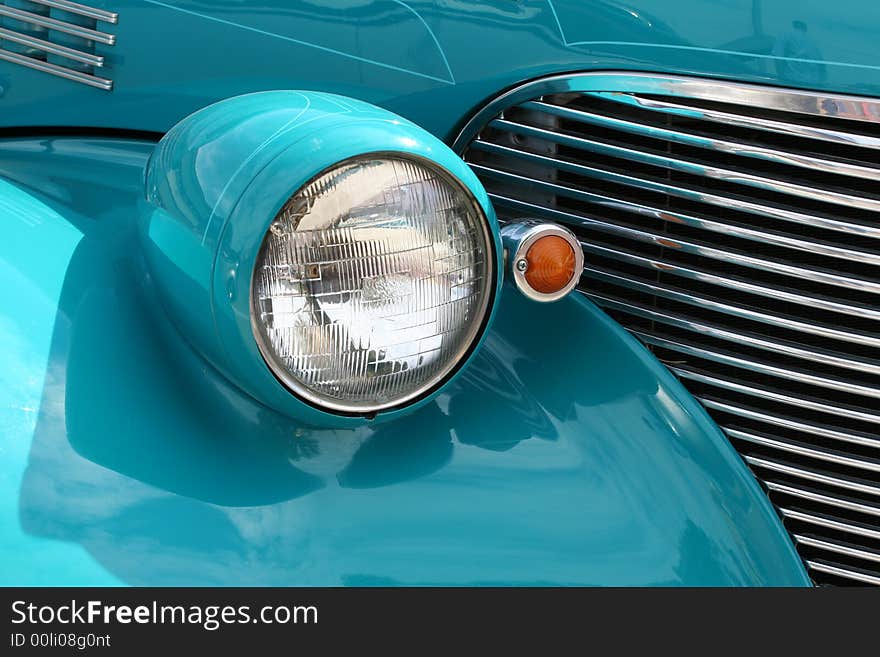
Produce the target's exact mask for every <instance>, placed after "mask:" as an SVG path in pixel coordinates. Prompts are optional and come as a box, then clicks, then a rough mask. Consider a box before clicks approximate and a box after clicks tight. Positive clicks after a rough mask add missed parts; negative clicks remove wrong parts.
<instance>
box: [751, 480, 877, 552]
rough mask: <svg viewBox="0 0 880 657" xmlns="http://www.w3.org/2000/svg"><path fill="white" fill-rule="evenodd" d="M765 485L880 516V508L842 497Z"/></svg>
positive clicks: (790, 493)
mask: <svg viewBox="0 0 880 657" xmlns="http://www.w3.org/2000/svg"><path fill="white" fill-rule="evenodd" d="M765 483H766V486H767V488H768V489H770V490H771V491H774V492H777V493H783V494H785V495H791V496H793V497H800V498H802V499H805V500H810V501H811V502H819V503H820V504H827V505H829V506H836V507H840V508H841V509H847V510H849V511H856V512H858V513H864V514H867V515H872V516H880V506H874V505H871V504H862V503H860V502H853V501H852V500H845V499H842V498H840V497H833V496H831V495H823V494H821V493H816V492H813V491H810V490H804V489H803V488H797V487H795V486H789V485H787V484H780V483H778V482H775V481H768V482H765ZM878 556H880V553H878Z"/></svg>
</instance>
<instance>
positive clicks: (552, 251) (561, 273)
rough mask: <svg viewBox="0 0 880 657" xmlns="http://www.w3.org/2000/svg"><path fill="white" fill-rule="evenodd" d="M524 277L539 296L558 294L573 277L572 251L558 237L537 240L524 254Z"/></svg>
mask: <svg viewBox="0 0 880 657" xmlns="http://www.w3.org/2000/svg"><path fill="white" fill-rule="evenodd" d="M526 263H527V267H526V271H525V277H526V281H528V284H529V285H530V286H531V287H532V289H534V290H536V291H538V292H540V293H541V294H553V293H554V292H559V290H561V289H562V288H564V287H565V286H566V285H568V283H569V281H571V278H572V276H574V266H575V256H574V249H573V248H571V244H569V243H568V242H567V241H566V240H564V239H562V238H561V237H559V236H558V235H546V236H545V237H541V238H538V240H536V241H535V243H534V244H532V246H531V247H530V248H529V250H528V252H526Z"/></svg>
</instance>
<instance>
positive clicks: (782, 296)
mask: <svg viewBox="0 0 880 657" xmlns="http://www.w3.org/2000/svg"><path fill="white" fill-rule="evenodd" d="M581 246H582V247H583V249H584V251H588V252H590V253H592V254H594V255H598V256H601V257H604V258H609V259H611V260H617V261H619V262H625V263H627V264H631V265H636V266H639V267H644V268H645V269H649V270H652V271H659V272H663V273H665V274H671V275H673V276H678V277H680V278H686V279H689V280H694V281H700V282H702V283H709V284H712V285H717V286H719V287H723V288H727V289H731V290H737V291H739V292H745V293H749V294H756V295H758V296H762V297H767V298H769V299H778V300H779V301H789V302H791V303H795V304H799V305H803V306H807V307H813V308H821V309H822V310H829V311H831V312H839V313H844V314H847V315H852V316H854V317H864V318H867V319H880V309H874V308H868V307H867V306H860V305H856V304H852V305H849V304H845V303H839V302H836V301H832V300H831V299H828V298H827V297H821V296H816V297H808V296H804V295H803V294H800V293H799V292H797V291H791V290H789V289H785V288H771V287H766V286H763V285H755V284H753V283H748V282H746V281H742V280H739V279H736V278H727V277H725V276H719V275H717V274H712V273H709V272H706V271H703V270H700V269H693V268H690V267H682V266H681V265H676V264H673V263H671V262H668V261H666V260H660V259H658V258H648V257H645V256H641V255H635V254H633V253H627V252H626V251H618V250H616V249H611V248H608V247H607V246H600V245H598V244H593V243H591V242H585V241H583V240H582V241H581Z"/></svg>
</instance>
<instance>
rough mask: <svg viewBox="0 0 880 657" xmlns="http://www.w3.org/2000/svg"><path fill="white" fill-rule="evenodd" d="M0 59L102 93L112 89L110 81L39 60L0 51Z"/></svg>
mask: <svg viewBox="0 0 880 657" xmlns="http://www.w3.org/2000/svg"><path fill="white" fill-rule="evenodd" d="M0 59H3V60H6V61H7V62H12V63H13V64H20V65H21V66H26V67H27V68H32V69H34V70H37V71H42V72H43V73H51V74H52V75H57V76H58V77H61V78H66V79H68V80H73V81H74V82H82V83H83V84H87V85H89V86H90V87H95V88H97V89H103V90H104V91H110V90H112V89H113V81H112V80H107V79H106V78H99V77H96V76H94V75H89V74H88V73H80V72H78V71H73V70H71V69H68V68H64V67H63V66H58V65H56V64H51V63H49V62H44V61H41V60H39V59H34V58H33V57H27V56H25V55H19V54H18V53H14V52H8V51H6V50H2V49H0Z"/></svg>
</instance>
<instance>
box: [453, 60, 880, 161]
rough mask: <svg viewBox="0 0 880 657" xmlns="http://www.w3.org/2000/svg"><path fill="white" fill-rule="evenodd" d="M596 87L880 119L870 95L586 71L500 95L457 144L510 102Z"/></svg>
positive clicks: (460, 146)
mask: <svg viewBox="0 0 880 657" xmlns="http://www.w3.org/2000/svg"><path fill="white" fill-rule="evenodd" d="M597 90H601V91H604V92H607V93H611V92H620V93H627V94H633V93H635V94H644V95H658V96H682V97H690V98H695V99H700V100H709V101H714V102H720V103H728V104H731V105H739V106H746V107H747V106H752V107H761V108H764V109H769V110H776V111H780V112H796V113H799V114H807V115H810V116H816V115H817V114H818V115H822V116H826V117H830V118H835V119H848V120H851V121H864V122H866V123H880V116H878V115H876V114H874V113H871V112H870V111H869V109H868V107H866V105H865V101H866V100H868V101H870V102H871V103H874V102H876V101H875V100H874V99H869V98H866V97H863V96H851V95H843V94H832V93H825V92H815V91H801V90H799V89H785V88H779V87H767V86H761V85H757V84H742V83H740V82H728V81H725V80H713V79H708V78H695V77H682V76H677V75H658V74H655V73H633V72H629V71H621V72H613V71H612V72H600V73H595V72H583V73H566V74H563V75H553V76H548V77H545V78H538V79H536V80H531V81H529V82H526V83H524V84H521V85H519V86H518V87H515V88H514V89H511V90H509V91H507V92H506V93H503V94H501V95H500V96H498V97H496V98H495V99H493V100H492V101H491V102H489V103H488V104H486V105H485V106H484V107H483V108H482V109H480V110H479V111H478V112H477V113H476V114H475V115H474V116H473V117H472V118H471V119H470V120H469V121H468V122H467V123H466V124H465V126H464V128H462V130H461V132H460V133H459V134H458V136H457V137H456V138H455V140H454V142H453V148H454V149H455V150H457V151H458V152H461V151H462V150H463V149H464V148H465V147H466V146H467V144H468V143H469V142H470V141H471V140H472V139H473V138H474V137H475V136H476V135H477V133H478V132H479V131H480V130H482V129H483V127H484V126H485V125H486V123H488V121H489V119H490V118H492V117H494V116H497V115H498V114H500V113H501V112H502V111H503V110H504V109H506V108H508V107H512V106H513V105H518V104H519V103H522V102H524V101H527V100H532V99H533V98H538V97H540V96H548V95H552V94H564V93H573V92H576V93H581V92H591V91H597Z"/></svg>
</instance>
